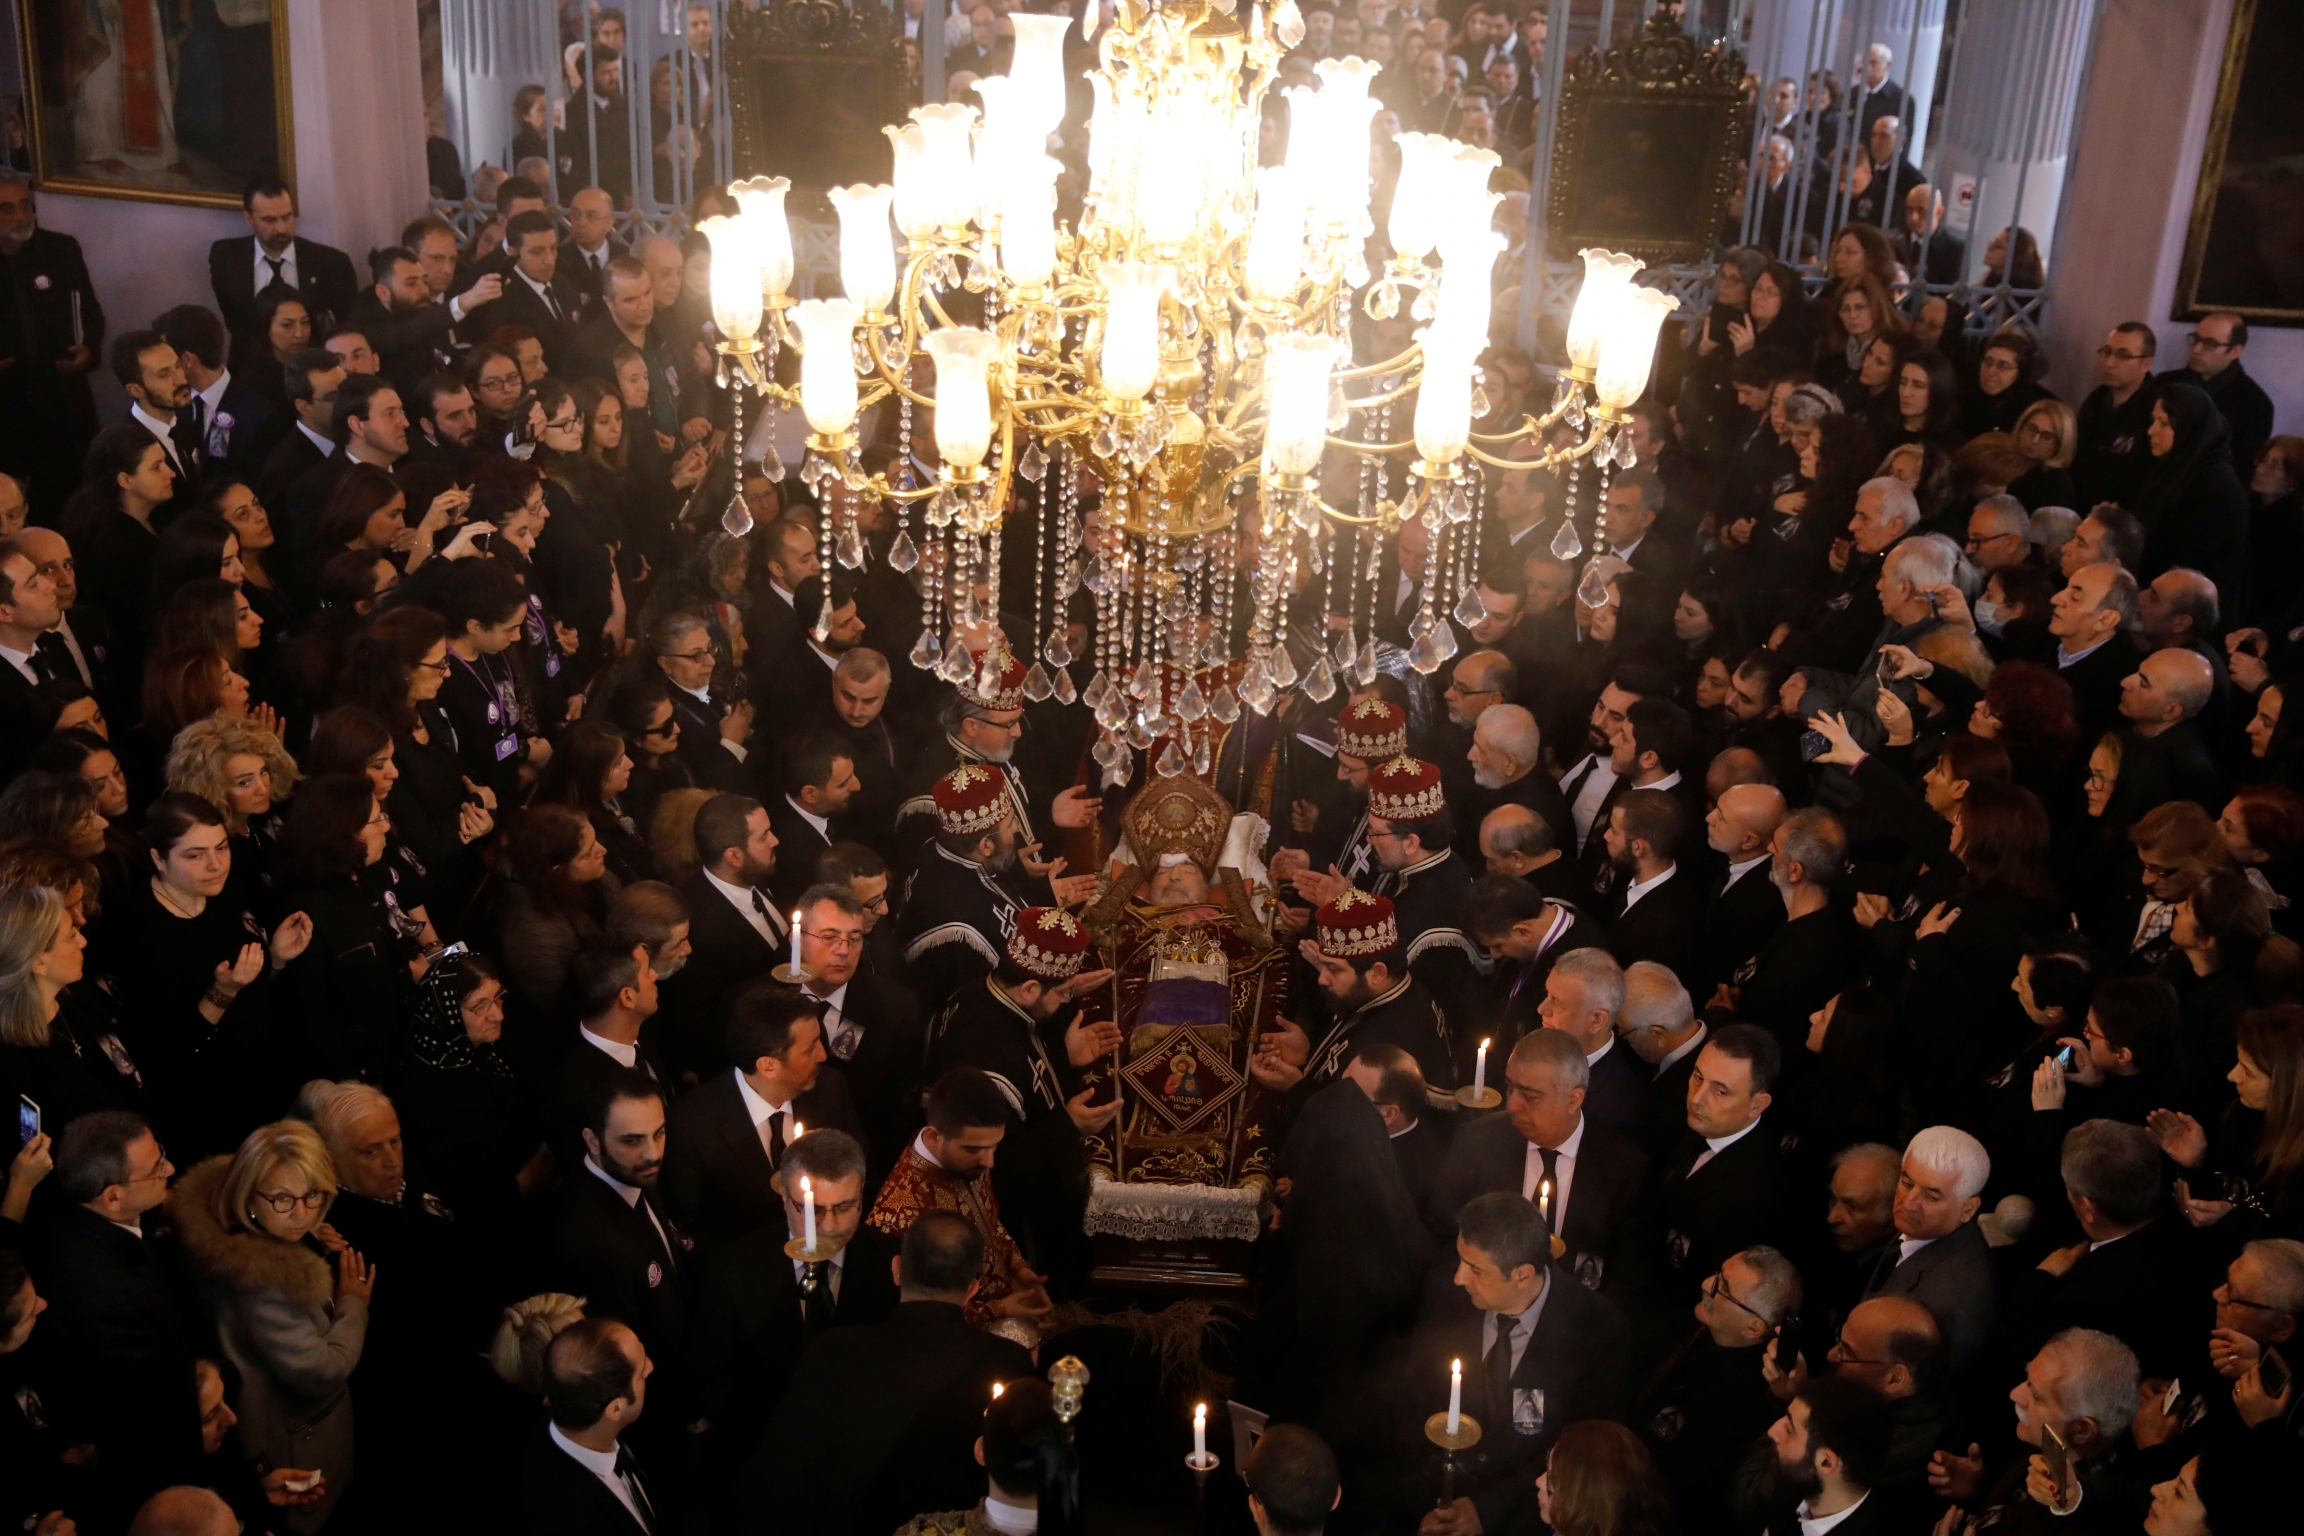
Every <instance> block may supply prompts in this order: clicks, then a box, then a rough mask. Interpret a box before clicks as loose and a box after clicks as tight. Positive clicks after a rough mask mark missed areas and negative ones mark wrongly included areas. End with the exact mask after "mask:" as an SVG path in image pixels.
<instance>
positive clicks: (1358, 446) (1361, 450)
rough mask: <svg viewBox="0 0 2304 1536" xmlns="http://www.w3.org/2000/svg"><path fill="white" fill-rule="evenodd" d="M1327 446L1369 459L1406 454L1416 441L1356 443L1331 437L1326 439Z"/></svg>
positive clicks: (1347, 439) (1411, 439) (1343, 438)
mask: <svg viewBox="0 0 2304 1536" xmlns="http://www.w3.org/2000/svg"><path fill="white" fill-rule="evenodd" d="M1328 446H1329V447H1331V448H1343V449H1346V450H1348V451H1350V452H1353V453H1357V454H1362V455H1365V456H1367V457H1371V458H1381V457H1383V456H1384V455H1385V454H1388V453H1406V452H1407V451H1408V450H1410V449H1411V448H1414V447H1415V446H1416V439H1414V438H1410V439H1408V440H1407V441H1406V442H1404V443H1356V442H1354V441H1352V439H1350V438H1348V437H1331V438H1329V439H1328Z"/></svg>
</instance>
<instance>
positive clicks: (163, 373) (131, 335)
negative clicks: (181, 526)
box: [109, 331, 206, 506]
mask: <svg viewBox="0 0 2304 1536" xmlns="http://www.w3.org/2000/svg"><path fill="white" fill-rule="evenodd" d="M109 361H110V363H111V365H112V377H113V378H114V379H116V380H118V381H119V384H120V388H121V391H122V392H123V393H125V394H126V395H127V396H128V402H129V403H128V419H129V420H130V421H132V422H135V423H136V424H137V425H138V426H140V427H142V428H143V429H144V430H145V431H147V432H149V433H151V434H152V436H153V437H154V438H155V439H157V440H158V442H159V444H160V446H161V447H162V448H163V449H165V450H166V451H167V454H168V467H169V468H170V469H172V470H173V471H175V474H176V490H175V500H174V501H172V502H171V503H170V505H172V506H174V505H183V504H189V502H190V500H191V498H192V496H193V494H194V490H195V487H197V486H198V484H199V483H200V475H201V472H202V470H203V469H204V468H205V467H206V466H205V462H204V455H203V453H202V451H201V450H202V444H201V441H200V436H199V433H198V432H197V431H196V430H195V429H194V426H195V424H194V417H193V412H192V381H191V380H189V379H187V378H186V377H185V376H184V364H183V362H182V360H180V359H179V358H178V357H177V356H176V349H175V348H174V347H172V346H170V345H168V340H167V338H166V337H164V336H162V335H161V334H160V333H159V332H158V331H122V332H121V333H120V334H119V335H117V336H115V337H113V338H112V346H111V355H110V358H109Z"/></svg>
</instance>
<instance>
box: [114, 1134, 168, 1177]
mask: <svg viewBox="0 0 2304 1536" xmlns="http://www.w3.org/2000/svg"><path fill="white" fill-rule="evenodd" d="M152 1152H153V1157H152V1171H151V1172H150V1173H140V1174H137V1175H136V1176H135V1177H134V1178H132V1179H122V1180H121V1181H120V1182H121V1183H123V1184H149V1183H151V1182H152V1181H153V1180H154V1179H164V1178H166V1177H168V1175H169V1174H171V1173H173V1172H174V1171H175V1169H174V1168H173V1167H172V1166H171V1165H170V1163H169V1161H168V1149H167V1148H166V1147H164V1146H161V1145H160V1144H159V1143H158V1142H154V1143H153V1144H152Z"/></svg>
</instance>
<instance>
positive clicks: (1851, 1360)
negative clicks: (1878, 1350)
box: [1826, 1332, 1896, 1366]
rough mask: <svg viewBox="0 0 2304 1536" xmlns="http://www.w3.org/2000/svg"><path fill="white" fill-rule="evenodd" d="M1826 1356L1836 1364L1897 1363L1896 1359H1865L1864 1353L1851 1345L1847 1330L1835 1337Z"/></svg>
mask: <svg viewBox="0 0 2304 1536" xmlns="http://www.w3.org/2000/svg"><path fill="white" fill-rule="evenodd" d="M1826 1358H1827V1359H1829V1360H1831V1361H1832V1363H1833V1364H1835V1365H1881V1366H1886V1365H1894V1364H1895V1363H1896V1362H1895V1361H1893V1360H1867V1359H1865V1358H1864V1357H1863V1356H1862V1355H1860V1354H1858V1353H1856V1349H1855V1346H1853V1345H1851V1344H1850V1343H1849V1342H1848V1335H1847V1334H1846V1333H1845V1332H1842V1333H1841V1334H1839V1335H1838V1336H1836V1337H1835V1338H1834V1339H1833V1340H1832V1348H1831V1349H1830V1350H1829V1351H1828V1352H1827V1354H1826Z"/></svg>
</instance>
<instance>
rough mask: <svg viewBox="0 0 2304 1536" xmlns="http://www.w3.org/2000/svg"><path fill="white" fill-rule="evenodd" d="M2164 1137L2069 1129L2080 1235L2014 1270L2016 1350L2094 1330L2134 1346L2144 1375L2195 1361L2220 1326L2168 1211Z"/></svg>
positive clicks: (2166, 1373) (2088, 1126)
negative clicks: (2068, 1332)
mask: <svg viewBox="0 0 2304 1536" xmlns="http://www.w3.org/2000/svg"><path fill="white" fill-rule="evenodd" d="M2158 1148H2159V1143H2158V1142H2156V1141H2154V1140H2153V1139H2152V1133H2151V1132H2150V1131H2147V1130H2146V1129H2145V1128H2144V1127H2142V1126H2140V1125H2131V1124H2128V1123H2126V1122H2124V1121H2119V1120H2084V1121H2082V1122H2081V1123H2080V1124H2078V1125H2076V1126H2074V1127H2073V1128H2072V1129H2071V1130H2069V1131H2067V1132H2065V1133H2064V1149H2063V1156H2062V1159H2061V1171H2062V1173H2063V1176H2064V1198H2065V1199H2066V1200H2067V1201H2068V1202H2069V1203H2070V1204H2071V1207H2072V1214H2073V1216H2074V1217H2075V1218H2076V1219H2077V1220H2078V1221H2079V1223H2080V1231H2081V1234H2082V1241H2080V1242H2077V1243H2074V1244H2072V1245H2071V1246H2070V1247H2068V1248H2059V1249H2057V1250H2056V1251H2055V1252H2053V1253H2051V1254H2049V1255H2048V1257H2047V1258H2045V1259H2043V1260H2041V1261H2040V1264H2039V1267H2038V1268H2036V1269H2029V1270H2026V1271H2024V1272H2023V1273H2022V1274H2020V1275H2018V1276H2017V1277H2016V1280H2015V1282H2014V1284H2013V1285H2012V1286H2011V1287H2010V1294H2009V1298H2008V1303H2009V1312H2010V1314H2011V1316H2010V1321H2009V1335H2010V1337H2011V1339H2012V1340H2013V1341H2014V1342H2015V1344H2016V1346H2017V1348H2018V1349H2019V1350H2020V1351H2030V1350H2033V1349H2037V1348H2039V1347H2040V1346H2041V1345H2043V1344H2044V1343H2045V1342H2046V1341H2047V1340H2048V1339H2049V1338H2050V1337H2051V1336H2052V1335H2054V1334H2056V1333H2057V1332H2059V1331H2061V1330H2064V1329H2068V1328H2088V1329H2096V1330H2099V1331H2101V1332H2104V1333H2109V1334H2111V1335H2113V1336H2114V1337H2116V1338H2119V1339H2121V1340H2123V1341H2124V1342H2125V1343H2127V1345H2128V1346H2129V1347H2130V1348H2131V1349H2133V1350H2135V1351H2136V1358H2137V1360H2138V1362H2139V1363H2141V1364H2142V1366H2143V1368H2144V1374H2145V1375H2146V1376H2147V1377H2157V1378H2159V1379H2160V1380H2163V1381H2165V1380H2168V1379H2170V1378H2172V1377H2175V1376H2177V1375H2178V1374H2180V1373H2181V1372H2183V1371H2184V1370H2187V1369H2190V1368H2191V1363H2192V1362H2194V1361H2196V1359H2197V1355H2198V1351H2199V1348H2200V1340H2201V1339H2202V1338H2204V1337H2206V1336H2207V1333H2208V1330H2209V1329H2211V1328H2212V1327H2214V1326H2215V1324H2214V1320H2213V1316H2212V1314H2213V1312H2214V1307H2213V1304H2212V1302H2211V1301H2210V1299H2209V1298H2208V1297H2207V1296H2205V1295H2203V1294H2202V1292H2201V1290H2200V1287H2199V1284H2198V1271H2199V1268H2200V1253H2199V1245H2198V1243H2196V1241H2195V1240H2194V1234H2193V1232H2192V1231H2191V1229H2190V1228H2189V1227H2187V1226H2186V1225H2185V1223H2184V1222H2183V1221H2182V1220H2181V1219H2180V1218H2179V1217H2177V1216H2174V1215H2171V1214H2170V1213H2169V1211H2168V1205H2167V1197H2166V1195H2165V1193H2164V1189H2165V1186H2164V1184H2163V1182H2162V1180H2161V1177H2160V1167H2161V1164H2160V1161H2159V1158H2158Z"/></svg>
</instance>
